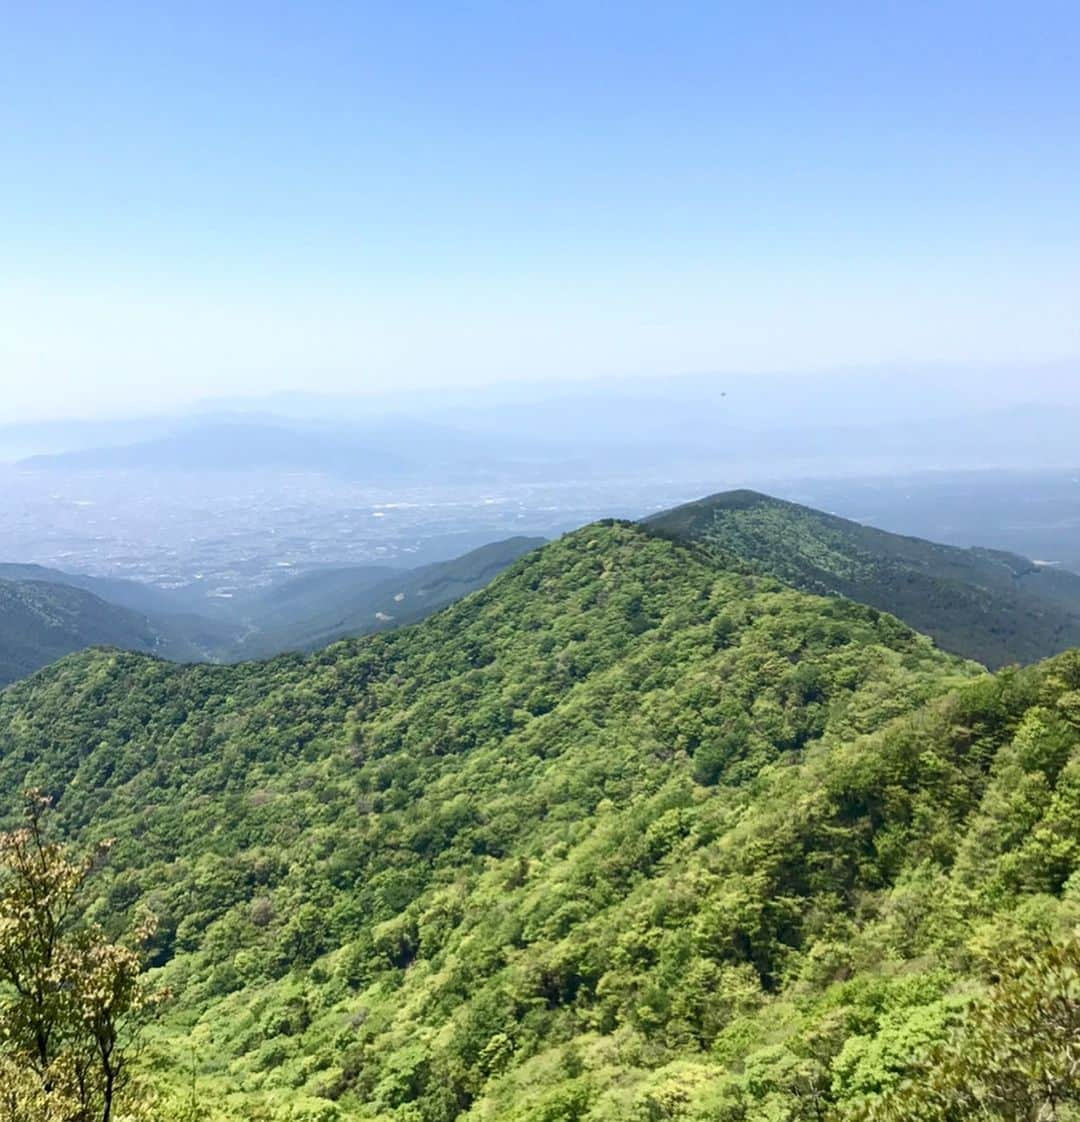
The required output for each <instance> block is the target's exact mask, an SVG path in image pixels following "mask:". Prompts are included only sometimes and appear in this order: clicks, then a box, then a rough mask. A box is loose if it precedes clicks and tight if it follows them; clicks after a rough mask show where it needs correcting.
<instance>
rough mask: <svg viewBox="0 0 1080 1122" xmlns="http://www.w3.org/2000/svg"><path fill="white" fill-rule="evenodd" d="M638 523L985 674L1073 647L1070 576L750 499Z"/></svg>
mask: <svg viewBox="0 0 1080 1122" xmlns="http://www.w3.org/2000/svg"><path fill="white" fill-rule="evenodd" d="M645 525H646V526H647V527H648V528H649V530H650V531H652V532H653V533H657V534H662V535H664V536H667V537H670V538H673V539H675V540H678V541H682V542H686V543H696V544H698V545H701V546H704V547H706V548H707V549H709V550H711V551H714V552H715V553H716V555H717V556H718V558H719V559H720V560H721V562H722V563H731V562H733V561H734V562H736V563H742V564H744V565H746V566H749V568H751V569H752V570H754V571H759V572H768V573H771V574H773V575H775V576H777V577H779V578H780V579H781V580H783V581H785V582H787V583H788V584H791V585H793V586H794V587H796V588H800V589H803V590H804V591H807V592H814V593H818V594H823V595H839V596H847V597H850V598H851V599H853V600H858V601H861V602H862V603H865V604H871V605H873V606H874V607H877V608H880V609H881V610H883V611H888V612H892V613H893V614H895V615H897V616H899V617H900V618H901V619H903V620H904V621H905V622H906V623H908V624H909V625H910V626H912V627H914V628H915V629H916V630H918V631H922V632H924V633H926V634H927V635H931V636H932V637H933V638H934V639H935V640H936V641H937V642H938V643H939V644H940V645H941V646H942V647H943V648H944V649H946V650H950V651H953V652H955V653H957V654H960V655H963V656H964V657H966V658H973V659H976V660H977V661H979V662H982V663H984V664H985V665H987V666H991V667H997V666H1003V665H1006V664H1008V663H1011V662H1021V663H1023V662H1033V661H1036V660H1037V659H1040V658H1045V657H1046V656H1048V655H1052V654H1056V653H1058V652H1060V651H1063V650H1066V649H1067V648H1070V647H1074V646H1078V645H1080V576H1077V575H1076V574H1074V573H1071V572H1068V571H1066V570H1064V569H1060V568H1052V567H1048V566H1040V565H1037V564H1036V563H1035V562H1033V561H1030V560H1028V559H1027V558H1025V557H1020V556H1018V555H1016V554H1012V553H1003V552H999V551H996V550H989V549H960V548H957V547H955V546H948V545H939V544H936V543H934V542H928V541H923V540H922V539H920V538H911V537H904V536H901V535H898V534H890V533H887V532H885V531H884V530H877V529H874V528H873V527H871V526H863V525H861V524H860V523H857V522H850V521H848V520H847V519H845V518H838V517H836V516H835V515H831V514H825V513H822V512H821V511H817V510H812V509H810V508H809V507H803V506H799V505H797V504H795V503H789V502H785V501H783V500H781V499H774V498H770V497H769V496H767V495H761V494H758V493H757V492H754V491H731V492H727V493H724V494H719V495H713V496H711V497H710V498H706V499H702V500H700V501H699V502H693V503H687V504H686V505H684V506H680V507H676V508H675V509H674V510H670V511H665V512H663V513H661V514H657V515H654V516H653V517H651V518H649V519H648V520H647V521H646V523H645Z"/></svg>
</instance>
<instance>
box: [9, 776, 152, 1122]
mask: <svg viewBox="0 0 1080 1122" xmlns="http://www.w3.org/2000/svg"><path fill="white" fill-rule="evenodd" d="M47 809H48V803H47V800H45V799H44V798H42V797H41V795H40V794H39V793H38V792H34V791H32V792H29V793H28V795H27V797H26V814H25V819H26V820H25V824H24V825H22V826H20V827H19V828H18V829H14V830H11V831H9V832H7V833H4V834H0V1118H2V1119H7V1120H10V1122H112V1120H113V1119H121V1118H131V1117H132V1116H133V1112H134V1111H137V1110H139V1109H140V1108H141V1107H142V1106H143V1105H145V1103H146V1098H145V1095H144V1093H143V1092H142V1091H141V1090H140V1089H139V1088H138V1086H137V1085H134V1084H133V1082H132V1078H131V1060H132V1053H133V1050H134V1028H135V1026H136V1025H137V1024H138V1019H139V1014H140V1013H141V1012H142V1011H143V1010H144V1009H146V1008H147V1006H148V1005H150V1004H151V1002H152V1000H153V999H152V996H151V994H150V991H149V990H148V989H147V987H146V986H145V985H144V982H143V979H142V977H141V974H142V960H141V956H140V955H139V953H138V952H137V950H135V949H133V948H132V947H129V946H123V945H120V944H117V943H114V942H111V941H110V940H109V939H107V938H106V937H105V935H104V933H103V932H102V931H101V929H100V928H98V927H96V926H94V925H91V924H86V923H84V922H82V921H81V918H80V908H79V905H80V903H81V898H82V897H83V895H84V892H85V889H86V884H87V879H88V878H89V876H90V874H91V873H92V872H93V871H94V868H95V865H96V864H97V862H98V860H99V858H100V856H101V852H100V851H99V853H96V854H91V855H89V856H86V857H82V858H74V857H72V856H71V855H69V854H68V853H67V852H65V850H64V849H63V847H62V846H60V845H58V844H57V843H56V842H55V841H51V840H49V839H48V838H47V836H46V833H45V828H46V827H45V822H44V817H45V812H46V811H47ZM101 848H104V847H101ZM140 934H145V930H144V932H142V933H140ZM136 938H137V939H138V935H137V937H136Z"/></svg>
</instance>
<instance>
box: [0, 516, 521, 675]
mask: <svg viewBox="0 0 1080 1122" xmlns="http://www.w3.org/2000/svg"><path fill="white" fill-rule="evenodd" d="M542 543H543V539H542V538H524V537H516V538H508V539H507V540H505V541H499V542H494V543H492V544H490V545H485V546H482V547H481V548H479V549H474V550H472V551H470V552H469V553H466V554H464V555H463V556H461V557H456V558H453V559H452V560H450V561H440V562H436V563H434V564H431V565H424V566H422V567H420V568H417V569H404V570H395V569H392V568H390V567H389V566H378V565H370V566H352V567H348V568H343V569H330V570H321V571H316V572H312V573H307V574H303V575H301V576H299V577H296V578H292V579H290V580H289V581H287V582H286V583H284V584H280V585H275V586H273V587H272V588H269V589H264V590H257V591H253V592H251V593H249V594H244V595H241V596H239V597H238V598H237V599H236V600H235V601H229V602H226V603H224V604H222V603H219V604H218V606H217V609H218V610H217V614H216V616H214V617H211V616H209V615H206V614H202V613H201V612H198V611H192V610H191V608H192V605H196V606H197V605H199V598H198V597H196V596H194V595H193V594H191V593H190V592H185V591H180V592H175V593H174V592H173V591H172V590H166V589H161V588H156V587H154V586H152V585H143V584H140V583H138V582H136V581H126V580H110V579H107V578H101V577H87V576H82V575H76V574H71V573H65V572H61V571H60V570H57V569H47V568H44V567H42V566H39V565H13V564H3V565H0V686H4V685H7V684H8V683H9V682H13V681H16V680H17V679H19V678H23V677H26V675H28V674H32V673H33V672H34V671H35V670H39V669H41V668H42V667H43V666H47V665H48V664H49V663H50V662H54V661H55V660H56V659H58V658H60V657H61V656H63V655H65V654H69V653H71V652H73V651H78V650H82V649H84V648H86V647H91V646H97V647H118V648H120V649H121V650H129V651H139V652H143V653H147V652H151V653H153V654H156V655H158V656H160V657H161V658H166V659H169V660H170V661H173V662H236V661H239V660H241V659H246V658H267V657H270V656H272V655H275V654H280V653H282V652H283V651H292V650H312V649H314V648H315V647H318V646H325V645H326V644H327V643H330V642H333V641H334V640H335V639H341V638H344V637H346V636H350V635H366V634H369V633H371V632H374V631H386V630H389V629H391V628H394V627H400V626H401V625H402V624H405V623H413V622H415V621H416V620H419V619H423V618H424V616H427V615H430V614H431V613H432V612H434V611H437V610H438V609H439V608H442V607H445V606H446V605H447V604H450V603H452V602H453V601H454V600H457V599H458V598H460V597H462V596H465V595H467V594H468V593H470V592H473V591H475V590H476V589H478V588H482V587H483V586H484V585H485V584H487V582H488V581H490V580H491V579H492V577H494V576H495V575H496V574H497V573H499V572H501V571H502V570H503V569H505V568H506V566H507V565H509V564H510V563H511V562H513V561H515V560H517V558H518V557H520V556H521V555H522V554H523V553H527V552H528V551H529V550H530V549H535V548H536V547H537V546H539V545H541V544H542ZM203 604H204V609H203V610H204V611H205V610H206V609H205V600H204V601H203Z"/></svg>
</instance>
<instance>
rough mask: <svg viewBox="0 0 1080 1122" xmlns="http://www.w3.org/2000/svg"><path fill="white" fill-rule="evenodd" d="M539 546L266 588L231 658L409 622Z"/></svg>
mask: <svg viewBox="0 0 1080 1122" xmlns="http://www.w3.org/2000/svg"><path fill="white" fill-rule="evenodd" d="M543 544H544V539H543V538H526V537H516V538H507V539H506V540H505V541H499V542H492V543H491V544H490V545H484V546H481V547H480V548H479V549H474V550H470V551H469V552H468V553H466V554H463V555H462V556H461V557H455V558H454V559H453V560H450V561H437V562H435V563H434V564H431V565H423V566H421V567H420V568H417V569H406V570H405V571H403V572H395V571H394V570H392V569H382V570H380V569H376V568H371V569H368V570H358V571H357V570H348V569H344V570H336V571H331V572H329V573H311V574H308V575H307V576H304V577H300V578H299V579H298V580H294V581H291V582H290V583H289V584H287V585H285V586H284V587H282V588H280V589H278V588H275V589H272V590H271V591H270V592H269V593H268V594H267V595H266V596H265V597H263V598H261V599H260V600H259V601H258V602H257V603H256V604H255V605H254V606H253V608H254V610H252V609H251V608H249V609H248V610H247V612H246V615H247V617H248V618H249V619H250V620H251V621H252V623H253V625H254V633H253V634H252V635H251V636H250V637H249V638H247V639H245V640H244V641H243V642H240V643H238V644H236V646H234V647H233V648H232V649H231V650H230V651H229V660H230V661H233V660H237V659H239V658H267V657H270V656H272V655H275V654H280V653H282V652H283V651H297V650H314V649H315V648H316V647H320V646H326V645H327V643H332V642H334V641H335V640H337V639H344V638H347V637H349V636H353V635H367V634H370V633H371V632H374V631H386V630H389V629H391V628H394V627H401V626H402V625H403V624H407V623H415V622H416V621H417V620H420V619H423V618H424V617H425V616H429V615H431V613H432V612H435V611H438V609H439V608H444V607H446V605H447V604H452V603H453V602H454V601H455V600H458V599H460V598H461V597H462V596H467V595H468V594H469V593H470V592H474V591H475V590H476V589H478V588H483V587H484V585H485V584H487V583H488V581H490V580H491V579H492V578H493V577H495V576H496V575H498V574H499V573H501V572H502V570H503V569H505V568H506V567H507V565H510V564H511V563H512V562H514V561H516V560H517V559H518V558H519V557H521V556H522V555H523V554H525V553H528V552H529V551H530V550H532V549H536V548H537V547H539V546H541V545H543ZM353 573H356V574H357V575H359V576H361V577H362V579H356V576H352V575H351V574H353Z"/></svg>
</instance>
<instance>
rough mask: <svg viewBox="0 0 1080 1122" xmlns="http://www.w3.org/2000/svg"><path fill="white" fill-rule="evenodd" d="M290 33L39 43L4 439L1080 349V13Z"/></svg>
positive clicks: (430, 22)
mask: <svg viewBox="0 0 1080 1122" xmlns="http://www.w3.org/2000/svg"><path fill="white" fill-rule="evenodd" d="M264 14H265V13H263V12H262V10H261V8H259V7H257V6H253V5H248V4H237V5H227V6H225V7H224V8H222V7H220V6H218V5H213V6H211V5H208V4H202V3H196V4H185V5H179V4H171V3H167V4H162V5H155V6H154V8H153V10H148V9H146V7H145V6H143V5H136V4H134V3H130V2H123V3H119V4H115V5H108V6H107V7H105V8H96V9H93V10H91V9H86V8H83V7H81V6H79V5H73V4H69V3H56V2H54V3H44V4H40V5H33V6H22V7H19V8H16V9H13V10H12V11H11V12H10V13H9V14H8V19H7V21H6V24H5V41H6V42H5V45H6V47H7V50H6V51H5V67H4V75H3V78H2V79H0V88H2V89H3V92H4V97H3V98H2V99H0V163H2V164H3V166H4V167H5V168H7V169H9V170H8V174H6V175H5V177H4V179H3V183H2V184H0V213H2V214H3V216H4V217H3V219H2V220H0V221H3V223H4V224H5V226H6V231H5V261H4V264H3V266H0V297H2V300H3V308H4V318H3V323H2V326H0V363H2V365H3V369H4V371H5V376H4V382H5V384H4V389H5V394H4V401H3V404H2V406H0V408H2V409H3V419H4V420H9V421H10V420H19V419H31V418H42V417H50V416H60V415H65V416H91V415H94V416H116V415H132V414H139V413H145V412H153V411H157V410H171V409H177V408H182V407H186V406H187V405H188V404H190V403H192V402H195V401H198V400H200V399H203V398H207V397H213V396H241V397H242V396H247V395H252V394H265V393H275V392H283V391H289V390H293V389H296V388H298V387H303V388H304V389H306V390H314V391H319V392H336V393H340V392H345V393H351V392H357V391H361V392H367V393H389V392H413V391H419V390H421V389H428V390H430V389H433V388H436V389H437V388H439V387H450V386H458V385H470V384H471V385H484V384H495V383H507V382H535V381H537V380H544V381H550V382H553V383H555V382H559V383H562V382H575V381H586V380H589V379H593V378H603V377H618V378H632V377H636V376H649V377H660V376H668V375H675V374H678V373H679V372H682V371H693V370H698V371H702V370H717V371H744V372H748V373H755V372H756V373H763V372H767V371H772V370H807V371H828V370H832V369H836V368H840V367H852V366H856V367H866V368H876V367H880V366H887V367H892V368H899V369H903V368H906V367H910V366H920V365H925V364H944V365H949V364H968V365H976V366H977V365H980V364H987V363H992V364H995V365H996V366H997V367H998V368H1007V367H1008V366H1009V365H1010V364H1012V365H1014V366H1017V367H1025V368H1026V367H1029V366H1033V365H1037V364H1040V363H1046V362H1062V361H1065V362H1068V361H1075V359H1076V357H1077V356H1080V317H1077V316H1076V314H1075V312H1076V304H1077V295H1078V293H1080V197H1078V195H1077V192H1076V190H1075V185H1076V183H1077V182H1078V181H1080V143H1078V137H1080V128H1078V127H1077V125H1078V121H1077V109H1076V107H1077V105H1080V96H1078V95H1080V72H1078V71H1077V69H1076V67H1075V65H1074V60H1073V58H1072V56H1071V51H1070V49H1069V44H1070V42H1071V41H1073V40H1074V34H1073V32H1074V31H1075V12H1074V10H1073V9H1072V8H1071V6H1070V5H1065V4H1056V3H1049V4H1039V5H1036V6H1035V7H1034V8H1031V7H1029V8H1027V9H1026V10H1025V11H1024V12H1023V13H1022V14H1021V13H1020V12H1019V11H1018V10H1015V9H1013V8H1012V7H1011V6H1009V5H1003V4H989V5H987V4H981V3H980V4H976V3H970V2H957V0H953V2H951V3H948V4H944V5H936V6H934V8H933V9H924V10H911V9H909V8H904V9H897V10H884V9H877V8H874V7H873V6H871V7H867V6H865V5H855V4H846V3H845V4H842V5H839V6H834V7H830V8H829V10H828V11H824V10H821V9H817V10H815V9H814V8H813V6H809V7H807V8H805V9H800V8H796V9H793V10H769V9H767V8H763V7H762V6H760V5H750V4H735V5H726V6H724V7H723V8H717V7H716V6H714V5H703V4H702V5H698V4H691V5H687V6H681V7H679V8H677V9H672V8H666V9H663V10H655V9H652V8H651V7H649V6H646V5H628V6H627V5H622V6H619V7H618V8H611V7H608V6H606V5H597V6H594V7H589V6H586V7H585V8H582V7H581V6H580V5H569V4H562V3H558V4H554V5H545V6H543V7H542V8H530V9H521V8H519V7H512V8H507V7H505V6H503V5H500V4H494V3H484V4H480V5H476V6H472V7H470V8H469V9H468V10H467V11H466V10H461V11H451V10H449V9H446V8H445V7H444V6H442V5H435V4H418V5H408V6H398V5H394V6H389V5H378V4H376V5H363V6H361V7H360V8H356V9H354V8H350V7H349V6H346V7H344V8H340V7H332V6H326V5H319V4H315V5H305V6H303V7H301V8H295V9H280V10H276V11H275V13H274V18H272V19H264V18H263V15H264ZM808 376H813V375H808Z"/></svg>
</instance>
